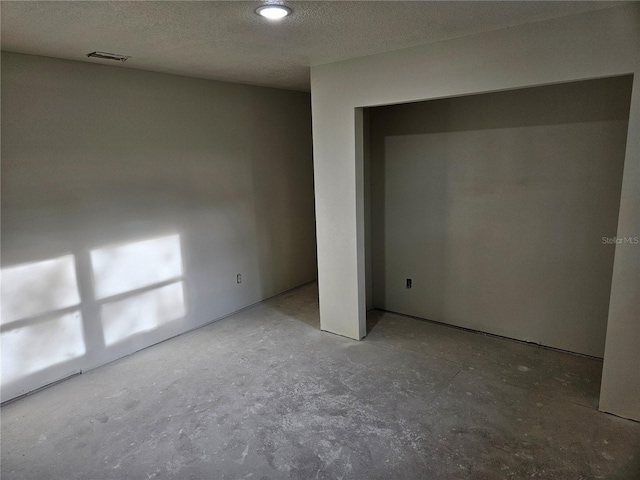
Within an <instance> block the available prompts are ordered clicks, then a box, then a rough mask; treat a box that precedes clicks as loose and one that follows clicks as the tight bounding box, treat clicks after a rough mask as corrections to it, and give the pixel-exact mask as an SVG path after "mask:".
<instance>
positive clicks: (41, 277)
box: [2, 255, 80, 325]
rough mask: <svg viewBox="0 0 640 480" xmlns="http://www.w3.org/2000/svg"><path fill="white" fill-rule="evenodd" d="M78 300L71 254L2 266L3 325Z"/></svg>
mask: <svg viewBox="0 0 640 480" xmlns="http://www.w3.org/2000/svg"><path fill="white" fill-rule="evenodd" d="M79 303H80V297H79V295H78V283H77V281H76V266H75V261H74V257H73V255H65V256H62V257H58V258H54V259H51V260H45V261H42V262H35V263H28V264H24V265H17V266H14V267H9V268H3V269H2V325H6V324H8V323H11V322H14V321H16V320H23V319H26V318H32V317H35V316H38V315H42V314H44V313H48V312H52V311H55V310H61V309H63V308H68V307H73V306H75V305H78V304H79Z"/></svg>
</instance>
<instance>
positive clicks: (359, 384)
mask: <svg viewBox="0 0 640 480" xmlns="http://www.w3.org/2000/svg"><path fill="white" fill-rule="evenodd" d="M318 325H319V320H318V304H317V287H316V285H315V284H311V285H307V286H304V287H302V288H299V289H297V290H294V291H291V292H289V293H286V294H284V295H281V296H279V297H276V298H273V299H271V300H269V301H267V302H265V303H262V304H260V305H257V306H255V307H252V308H250V309H248V310H245V311H243V312H241V313H239V314H236V315H234V316H233V317H230V318H227V319H225V320H222V321H220V322H217V323H214V324H211V325H209V326H206V327H203V328H201V329H199V330H197V331H194V332H191V333H189V334H185V335H182V336H180V337H177V338H174V339H171V340H169V341H167V342H164V343H162V344H159V345H156V346H153V347H151V348H148V349H146V350H144V351H141V352H138V353H136V354H134V355H132V356H130V357H127V358H123V359H121V360H119V361H116V362H114V363H111V364H109V365H107V366H104V367H101V368H99V369H97V370H94V371H91V372H87V373H85V374H83V375H80V376H78V377H75V378H72V379H70V380H68V381H65V382H63V383H60V384H58V385H55V386H53V387H51V388H48V389H45V390H43V391H41V392H38V393H36V394H34V395H31V396H29V397H26V398H24V399H22V400H19V401H16V402H14V403H11V404H8V405H6V406H5V407H3V408H2V478H3V480H10V479H16V478H32V479H38V480H42V479H47V478H55V479H92V480H97V479H149V478H178V479H237V478H253V479H276V478H301V479H315V478H328V479H337V478H357V479H400V478H406V479H419V478H424V479H456V480H458V479H466V478H469V479H494V478H495V479H504V478H517V479H521V478H546V479H596V478H606V479H636V480H637V479H639V478H640V424H638V423H636V422H632V421H629V420H624V419H621V418H617V417H614V416H611V415H607V414H604V413H600V412H598V411H597V410H596V406H597V399H598V390H599V378H600V371H601V362H599V361H596V360H592V359H586V358H581V357H578V356H574V355H569V354H564V353H560V352H556V351H551V350H545V349H541V348H538V347H535V346H530V345H525V344H522V343H518V342H514V341H510V340H505V339H500V338H495V337H490V336H485V335H481V334H474V333H470V332H466V331H462V330H458V329H454V328H449V327H445V326H441V325H437V324H433V323H429V322H426V321H421V320H417V319H413V318H407V317H403V316H399V315H393V314H388V313H382V312H374V313H373V314H372V315H371V316H370V328H371V331H370V333H369V335H368V336H367V338H366V339H365V340H364V341H361V342H356V341H352V340H349V339H346V338H342V337H339V336H336V335H332V334H329V333H323V332H320V331H319V330H318Z"/></svg>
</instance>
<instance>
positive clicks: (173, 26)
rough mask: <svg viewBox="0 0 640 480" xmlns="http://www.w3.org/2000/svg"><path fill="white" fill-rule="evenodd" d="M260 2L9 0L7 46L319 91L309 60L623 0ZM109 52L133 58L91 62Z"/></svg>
mask: <svg viewBox="0 0 640 480" xmlns="http://www.w3.org/2000/svg"><path fill="white" fill-rule="evenodd" d="M262 3H263V2H260V1H252V2H245V1H230V2H217V1H214V2H208V1H195V2H192V1H189V2H187V1H165V2H136V1H132V2H127V1H98V2H83V1H62V2H58V1H44V2H36V1H19V2H14V1H2V3H1V16H2V49H3V50H6V51H10V52H19V53H26V54H32V55H44V56H49V57H57V58H66V59H70V60H80V61H85V62H91V63H103V64H108V65H117V66H121V67H123V68H137V69H141V70H152V71H157V72H166V73H174V74H179V75H187V76H192V77H199V78H209V79H217V80H224V81H230V82H240V83H249V84H255V85H266V86H272V87H280V88H287V89H294V90H309V66H310V65H319V64H322V63H329V62H335V61H339V60H344V59H347V58H354V57H360V56H365V55H372V54H375V53H380V52H386V51H391V50H397V49H400V48H406V47H411V46H415V45H421V44H425V43H430V42H435V41H439V40H444V39H449V38H454V37H460V36H465V35H471V34H474V33H478V32H483V31H489V30H496V29H500V28H507V27H510V26H514V25H520V24H524V23H531V22H537V21H541V20H547V19H551V18H557V17H562V16H566V15H572V14H577V13H582V12H586V11H590V10H598V9H602V8H607V7H612V6H616V5H618V4H619V2H615V3H613V2H575V1H569V2H557V1H552V2H541V1H533V2H519V1H518V2H431V1H413V2H398V1H368V2H345V1H324V2H312V1H298V2H295V1H291V2H286V4H287V5H288V6H290V7H291V8H293V10H294V13H293V15H292V16H290V17H288V18H286V19H284V20H282V21H281V22H277V23H275V22H270V21H267V20H265V19H263V18H261V17H258V16H257V15H256V14H255V13H254V10H255V9H256V8H257V7H258V6H259V5H261V4H262ZM95 50H99V51H104V52H111V53H118V54H123V55H130V56H131V57H132V58H131V59H129V60H128V61H127V62H126V63H124V64H117V63H114V62H110V61H108V60H97V59H88V58H87V57H86V56H85V55H86V54H87V53H89V52H92V51H95Z"/></svg>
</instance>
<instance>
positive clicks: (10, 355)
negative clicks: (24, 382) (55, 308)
mask: <svg viewBox="0 0 640 480" xmlns="http://www.w3.org/2000/svg"><path fill="white" fill-rule="evenodd" d="M1 344H2V385H3V386H4V385H7V384H9V383H11V382H14V381H16V380H19V379H21V378H24V377H26V376H28V375H30V374H33V373H34V372H38V371H40V370H44V369H45V368H47V367H50V366H52V365H56V364H58V363H62V362H64V361H67V360H71V359H73V358H77V357H80V356H82V355H84V353H85V344H84V337H83V329H82V317H81V315H80V312H78V311H75V312H70V313H64V314H59V315H54V316H52V317H51V318H48V319H46V320H44V321H42V322H39V323H36V324H32V325H25V326H22V327H18V328H13V329H11V330H8V331H5V332H2V336H1Z"/></svg>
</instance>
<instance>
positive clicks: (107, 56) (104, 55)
mask: <svg viewBox="0 0 640 480" xmlns="http://www.w3.org/2000/svg"><path fill="white" fill-rule="evenodd" d="M87 57H90V58H101V59H102V60H115V61H117V62H126V61H127V59H128V58H131V57H130V56H127V55H118V54H117V53H107V52H91V53H87Z"/></svg>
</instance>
